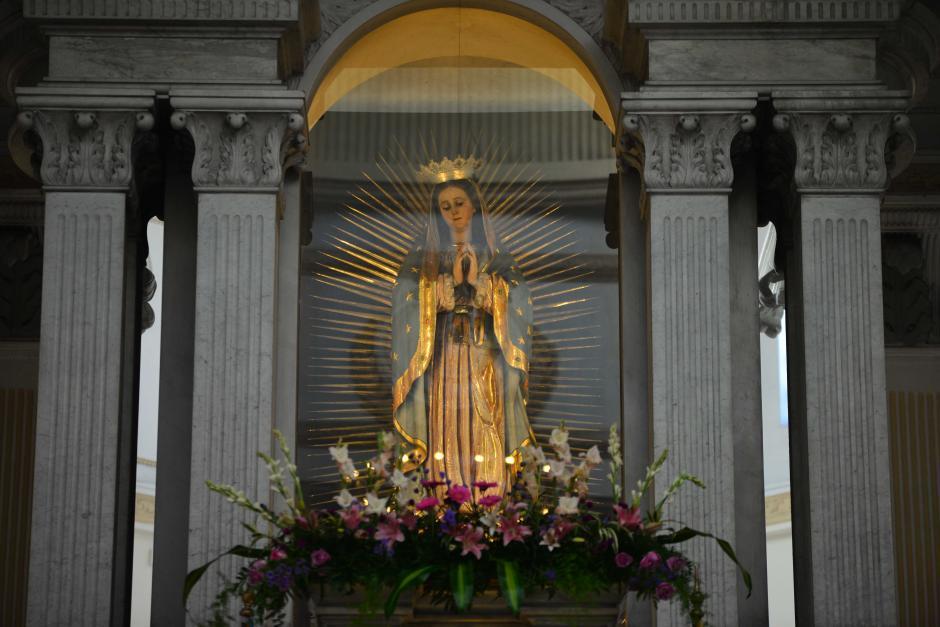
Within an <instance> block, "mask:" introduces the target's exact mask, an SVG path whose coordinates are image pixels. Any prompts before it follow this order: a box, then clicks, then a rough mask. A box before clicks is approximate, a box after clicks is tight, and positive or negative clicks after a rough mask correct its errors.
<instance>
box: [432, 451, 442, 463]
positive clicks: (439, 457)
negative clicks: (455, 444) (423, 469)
mask: <svg viewBox="0 0 940 627" xmlns="http://www.w3.org/2000/svg"><path fill="white" fill-rule="evenodd" d="M434 459H436V460H437V461H441V460H442V459H444V454H443V453H441V452H440V451H438V452H436V453H434Z"/></svg>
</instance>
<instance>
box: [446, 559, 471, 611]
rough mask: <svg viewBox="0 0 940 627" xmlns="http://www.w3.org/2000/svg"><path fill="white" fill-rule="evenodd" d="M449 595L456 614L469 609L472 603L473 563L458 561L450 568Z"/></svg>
mask: <svg viewBox="0 0 940 627" xmlns="http://www.w3.org/2000/svg"><path fill="white" fill-rule="evenodd" d="M450 593H451V594H452V595H453V597H454V606H455V607H456V608H457V611H458V612H463V611H465V610H467V609H468V608H469V607H470V603H471V602H472V601H473V562H472V561H470V560H460V561H459V562H457V563H456V564H452V565H451V567H450Z"/></svg>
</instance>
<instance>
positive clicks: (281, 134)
mask: <svg viewBox="0 0 940 627" xmlns="http://www.w3.org/2000/svg"><path fill="white" fill-rule="evenodd" d="M170 104H171V106H172V107H173V109H174V112H173V114H172V115H171V117H170V123H171V125H172V126H173V128H175V129H177V130H183V129H185V130H186V131H187V132H188V133H189V134H190V136H192V138H193V142H194V144H195V157H194V159H193V168H192V178H193V184H194V185H195V187H196V189H198V190H200V191H246V192H247V191H273V190H277V189H278V188H279V187H280V185H281V181H282V178H283V172H284V169H285V168H286V167H290V166H291V165H294V164H295V163H297V162H299V160H300V158H301V157H302V154H303V151H304V150H305V149H306V146H307V135H306V125H305V124H304V120H305V118H304V115H303V111H304V97H303V94H302V93H300V92H295V91H287V90H247V89H243V90H226V91H222V92H220V91H214V92H213V91H206V90H193V89H179V90H172V91H171V92H170Z"/></svg>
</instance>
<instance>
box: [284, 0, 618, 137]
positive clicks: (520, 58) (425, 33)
mask: <svg viewBox="0 0 940 627" xmlns="http://www.w3.org/2000/svg"><path fill="white" fill-rule="evenodd" d="M458 46H459V51H458V50H457V47H458ZM444 51H450V52H449V54H447V53H445V52H444ZM458 53H459V55H460V56H464V57H474V58H478V59H491V60H493V61H497V62H502V63H507V64H511V65H514V66H517V67H526V68H531V69H534V70H536V71H540V72H542V73H544V74H545V75H546V76H549V77H551V78H553V79H554V80H558V81H559V82H561V83H562V84H563V85H564V86H565V87H566V88H567V89H570V90H571V91H572V93H575V94H577V95H578V96H579V97H581V98H582V99H583V100H584V101H585V102H586V103H588V104H589V105H590V106H591V107H592V108H593V109H594V110H595V112H596V113H597V115H598V117H599V118H600V119H602V120H603V121H604V123H605V124H606V125H607V127H608V129H610V131H611V133H614V134H616V130H615V129H616V125H615V122H614V117H615V114H616V111H617V110H618V107H619V99H620V92H621V91H622V89H623V85H622V82H621V80H620V77H619V76H618V74H617V71H616V70H615V69H614V68H613V67H612V66H611V64H610V62H609V61H608V59H607V57H606V56H605V55H604V53H603V51H601V49H600V47H599V46H598V45H597V43H596V42H595V41H594V39H592V38H591V36H590V35H588V33H586V32H585V31H584V29H582V28H581V27H580V26H579V25H578V24H576V23H575V22H574V21H573V20H572V19H571V18H569V17H568V16H567V15H565V14H564V13H563V12H561V11H560V10H558V9H556V8H554V7H552V6H551V5H549V4H548V3H545V2H538V1H533V0H502V1H482V2H453V1H450V2H422V1H414V0H380V1H378V2H375V3H373V4H371V5H369V6H368V7H366V8H364V9H362V10H361V11H359V12H358V13H356V14H355V15H353V16H352V17H351V18H350V19H349V20H348V21H346V22H345V23H343V24H342V25H340V27H339V28H337V29H336V31H335V32H333V33H332V34H331V35H330V36H329V37H328V38H327V40H326V41H325V42H324V43H323V44H322V45H321V46H320V48H319V49H318V50H317V52H316V54H315V55H314V56H313V58H312V59H311V61H310V63H309V64H308V65H307V67H306V69H305V71H304V74H303V76H302V77H301V79H300V83H299V85H298V88H299V89H301V90H302V91H304V92H305V93H306V94H307V97H308V125H309V126H311V127H312V126H313V125H314V124H315V123H316V121H317V120H318V119H319V118H320V117H321V116H322V115H323V113H324V112H326V111H327V110H328V109H329V108H330V106H331V105H332V104H334V103H335V102H336V101H338V100H339V99H340V98H342V97H343V96H344V95H345V94H347V93H348V92H349V91H350V90H352V89H354V88H355V87H356V86H357V85H359V84H360V83H362V82H363V81H366V80H368V79H369V78H371V77H372V76H375V75H376V74H378V73H381V71H383V70H384V69H389V68H393V67H401V66H408V65H415V64H420V63H422V62H426V61H428V60H431V59H435V58H439V57H442V56H457V54H458ZM377 61H378V62H377ZM563 68H564V69H572V70H574V71H573V72H558V71H556V70H559V69H563Z"/></svg>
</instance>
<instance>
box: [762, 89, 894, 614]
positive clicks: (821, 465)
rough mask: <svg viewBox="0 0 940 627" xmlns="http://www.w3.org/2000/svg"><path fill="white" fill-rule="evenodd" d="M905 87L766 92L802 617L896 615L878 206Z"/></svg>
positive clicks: (884, 184)
mask: <svg viewBox="0 0 940 627" xmlns="http://www.w3.org/2000/svg"><path fill="white" fill-rule="evenodd" d="M905 96H906V94H904V93H898V92H881V91H877V90H871V91H868V92H856V93H849V92H831V93H811V92H802V93H785V92H781V93H779V94H775V103H776V106H777V109H778V111H781V114H779V115H778V116H777V117H776V118H775V120H774V123H775V126H776V127H777V128H778V130H781V131H784V132H788V133H790V134H791V135H792V137H793V139H794V142H795V145H796V170H795V180H796V184H797V187H798V189H799V191H800V194H801V196H800V204H799V208H798V216H797V219H796V220H795V221H794V222H795V224H794V226H795V228H796V234H795V259H793V263H792V264H791V267H790V268H788V273H787V286H788V294H792V295H793V296H794V298H792V299H791V298H790V296H789V295H788V304H787V309H788V313H789V315H788V317H787V318H788V327H789V328H788V339H789V341H790V346H788V351H789V353H790V362H791V363H790V368H789V376H788V380H789V384H790V386H791V403H790V428H791V439H790V442H791V459H792V462H791V473H792V477H793V519H794V527H793V545H794V574H795V582H796V602H797V608H796V611H797V621H798V622H800V623H801V624H817V625H853V626H855V625H872V626H874V625H894V624H897V614H896V601H895V597H896V592H895V586H896V584H895V576H894V552H893V546H892V545H893V540H892V538H893V534H892V521H891V515H890V512H891V495H890V459H889V454H890V453H889V443H888V424H887V407H886V401H885V357H884V333H883V309H882V308H883V303H882V287H881V229H880V215H879V214H880V202H881V200H880V199H881V193H882V192H883V190H884V188H885V186H886V184H887V180H888V171H887V170H888V168H887V164H886V160H885V144H886V141H887V140H888V138H889V137H890V136H891V134H892V133H894V132H896V131H901V130H904V129H905V127H906V124H907V120H906V117H905V116H901V115H897V114H896V112H897V111H900V110H902V109H903V108H904V106H905V104H906V101H905ZM791 287H793V288H796V289H791Z"/></svg>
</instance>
